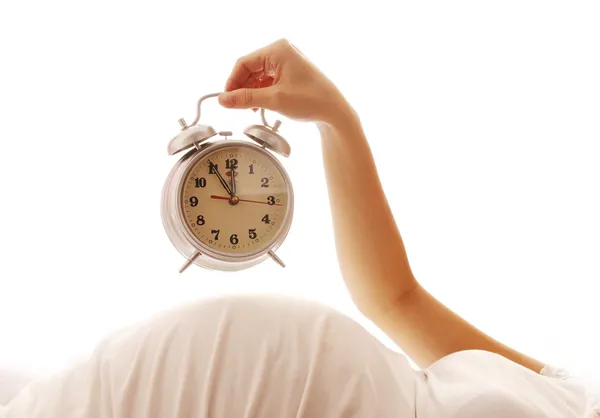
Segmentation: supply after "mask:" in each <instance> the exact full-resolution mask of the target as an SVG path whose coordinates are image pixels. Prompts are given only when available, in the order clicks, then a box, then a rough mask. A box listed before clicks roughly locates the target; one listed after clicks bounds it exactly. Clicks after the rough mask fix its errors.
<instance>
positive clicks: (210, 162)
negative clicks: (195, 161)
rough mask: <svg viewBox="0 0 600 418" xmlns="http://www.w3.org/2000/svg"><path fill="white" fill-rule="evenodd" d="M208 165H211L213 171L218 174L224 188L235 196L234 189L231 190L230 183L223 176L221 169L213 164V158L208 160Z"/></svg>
mask: <svg viewBox="0 0 600 418" xmlns="http://www.w3.org/2000/svg"><path fill="white" fill-rule="evenodd" d="M208 165H209V166H210V168H212V169H213V171H214V172H215V174H216V175H217V178H218V179H219V181H220V182H221V186H223V188H224V189H225V191H226V192H227V193H228V194H229V195H230V196H233V191H232V190H231V188H230V187H229V184H227V182H226V181H225V179H224V178H223V176H222V175H221V173H219V170H218V169H217V166H216V165H214V164H213V162H212V161H211V160H208Z"/></svg>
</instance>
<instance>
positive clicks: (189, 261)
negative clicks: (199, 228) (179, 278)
mask: <svg viewBox="0 0 600 418" xmlns="http://www.w3.org/2000/svg"><path fill="white" fill-rule="evenodd" d="M201 255H202V254H200V251H196V252H195V253H194V254H192V256H191V257H190V258H189V260H187V261H186V262H185V264H184V265H183V266H182V267H181V268H180V269H179V272H180V273H183V272H184V271H185V270H187V268H188V267H189V266H191V265H192V263H193V262H194V260H195V259H197V258H198V257H199V256H201Z"/></svg>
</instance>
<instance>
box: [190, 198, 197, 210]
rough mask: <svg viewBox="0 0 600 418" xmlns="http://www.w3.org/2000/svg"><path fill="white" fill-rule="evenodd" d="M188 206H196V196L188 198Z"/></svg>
mask: <svg viewBox="0 0 600 418" xmlns="http://www.w3.org/2000/svg"><path fill="white" fill-rule="evenodd" d="M190 205H191V206H192V207H193V208H195V207H196V206H198V198H197V197H196V196H192V197H190Z"/></svg>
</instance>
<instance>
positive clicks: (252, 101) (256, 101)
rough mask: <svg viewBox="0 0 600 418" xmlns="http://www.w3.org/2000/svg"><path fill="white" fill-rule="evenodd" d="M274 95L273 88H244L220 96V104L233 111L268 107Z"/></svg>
mask: <svg viewBox="0 0 600 418" xmlns="http://www.w3.org/2000/svg"><path fill="white" fill-rule="evenodd" d="M272 95H273V88H272V87H263V88H242V89H237V90H233V91H229V92H225V93H221V94H220V95H219V103H220V104H221V106H223V107H229V108H232V109H249V108H251V107H265V106H268V104H269V102H270V101H271V97H272Z"/></svg>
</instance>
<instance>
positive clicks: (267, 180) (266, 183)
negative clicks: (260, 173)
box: [260, 177, 269, 187]
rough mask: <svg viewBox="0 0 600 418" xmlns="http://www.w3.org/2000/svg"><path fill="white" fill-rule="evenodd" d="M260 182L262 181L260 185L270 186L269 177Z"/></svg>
mask: <svg viewBox="0 0 600 418" xmlns="http://www.w3.org/2000/svg"><path fill="white" fill-rule="evenodd" d="M260 182H261V183H262V184H261V185H260V187H269V179H268V178H267V177H263V178H262V179H260Z"/></svg>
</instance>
